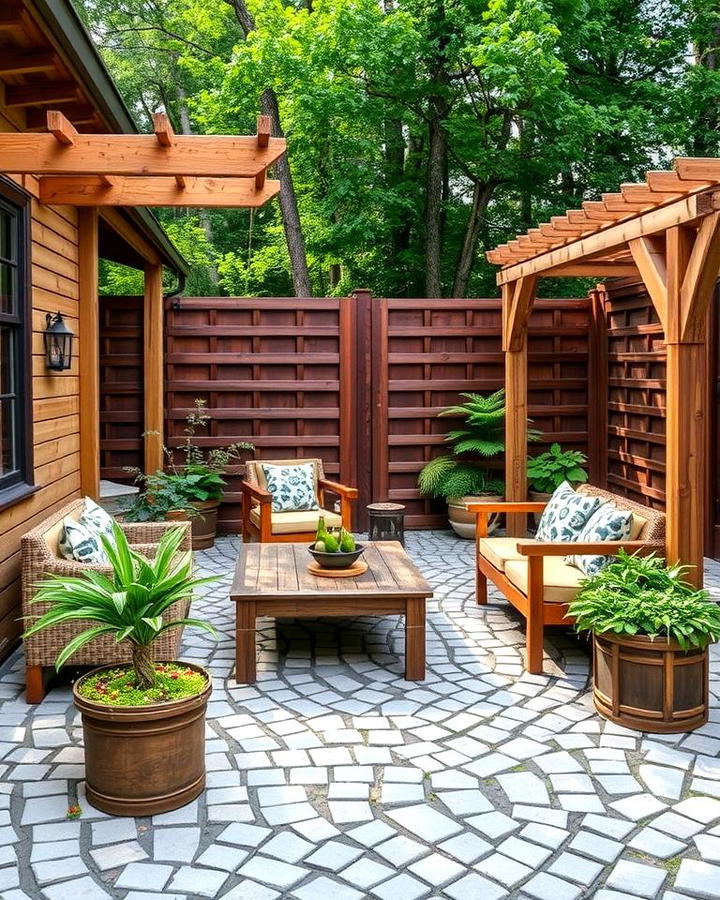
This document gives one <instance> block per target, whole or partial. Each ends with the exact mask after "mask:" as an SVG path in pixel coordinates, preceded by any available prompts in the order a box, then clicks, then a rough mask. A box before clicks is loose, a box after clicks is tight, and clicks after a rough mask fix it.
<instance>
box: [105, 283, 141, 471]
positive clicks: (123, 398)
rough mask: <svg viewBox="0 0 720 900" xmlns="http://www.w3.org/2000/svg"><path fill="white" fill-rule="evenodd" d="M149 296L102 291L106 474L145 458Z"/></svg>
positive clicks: (138, 463)
mask: <svg viewBox="0 0 720 900" xmlns="http://www.w3.org/2000/svg"><path fill="white" fill-rule="evenodd" d="M143 397H144V391H143V298H142V297H100V477H101V478H107V479H108V480H110V481H119V482H131V481H132V480H133V476H132V475H130V474H128V472H127V471H125V467H126V466H136V467H138V468H139V467H142V463H143V437H142V434H143V430H144V414H143Z"/></svg>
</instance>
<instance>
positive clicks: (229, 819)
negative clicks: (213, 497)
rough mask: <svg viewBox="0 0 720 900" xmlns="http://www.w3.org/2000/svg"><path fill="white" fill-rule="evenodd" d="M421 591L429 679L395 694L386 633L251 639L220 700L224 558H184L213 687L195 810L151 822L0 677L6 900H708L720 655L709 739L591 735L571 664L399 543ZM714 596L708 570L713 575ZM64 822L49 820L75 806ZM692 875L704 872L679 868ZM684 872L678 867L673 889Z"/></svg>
mask: <svg viewBox="0 0 720 900" xmlns="http://www.w3.org/2000/svg"><path fill="white" fill-rule="evenodd" d="M407 542H408V551H409V552H410V554H411V556H412V557H413V558H414V560H415V562H416V563H417V564H418V565H419V566H420V568H421V569H422V571H423V572H424V574H425V575H426V576H427V577H428V579H429V580H430V581H431V583H432V584H433V585H434V587H435V590H436V596H435V600H434V601H432V602H430V603H428V614H427V663H428V664H427V677H426V679H425V681H424V682H422V683H413V682H406V681H405V680H404V677H403V648H404V634H403V627H402V621H401V620H400V619H399V617H385V618H381V619H376V618H373V617H371V616H357V617H355V618H348V619H324V620H318V621H309V620H302V621H281V622H279V623H275V622H274V621H272V620H267V619H263V620H259V621H258V675H259V677H258V681H257V683H256V684H254V685H237V684H236V683H235V681H234V678H233V667H234V618H235V617H234V610H233V608H232V607H231V606H230V604H229V602H228V600H227V592H228V587H229V582H230V578H231V575H232V571H233V568H234V563H235V559H236V556H237V553H238V546H239V545H238V541H237V539H235V538H220V539H219V540H218V542H217V544H216V546H215V548H214V549H212V550H209V551H204V552H201V553H198V554H196V562H197V565H198V568H199V569H200V570H201V571H202V572H203V573H207V574H220V575H222V576H223V580H222V582H221V583H218V585H214V586H212V587H211V588H210V589H208V590H207V592H206V593H205V594H204V595H203V596H201V597H198V598H196V600H195V602H194V607H193V614H194V615H197V616H200V617H205V618H208V619H210V620H211V621H212V622H213V623H214V624H215V626H216V627H217V629H218V631H219V632H220V635H221V638H220V640H219V641H218V642H217V643H215V642H213V641H212V640H210V639H209V638H208V637H207V636H205V635H203V634H200V633H198V632H194V631H189V630H188V631H186V632H185V636H184V645H183V646H184V649H183V658H184V659H188V660H192V661H194V662H197V663H200V664H201V665H205V666H206V667H207V668H208V669H209V670H210V671H211V673H212V675H213V678H214V690H213V696H212V698H211V701H210V703H209V705H208V726H207V742H206V753H207V767H208V779H207V790H206V791H205V793H204V795H203V796H202V797H201V798H199V800H198V801H196V802H194V803H192V804H189V805H188V806H186V807H184V808H183V809H181V810H175V811H173V812H170V813H166V814H165V815H162V816H156V817H154V818H153V819H147V818H146V819H142V818H141V819H114V818H110V817H107V816H104V815H103V814H101V813H99V812H98V811H96V810H93V809H92V808H91V807H90V806H89V804H88V803H87V801H86V800H85V797H84V784H83V777H84V768H83V750H82V744H81V739H82V731H81V728H80V722H79V717H78V716H77V715H76V714H75V712H74V710H73V707H72V697H71V693H70V690H69V688H68V686H67V682H65V683H64V684H63V683H59V684H58V685H57V686H56V687H54V688H53V689H52V690H51V692H50V693H49V694H48V696H47V697H46V698H45V700H44V701H43V703H42V704H40V705H39V706H37V707H33V708H31V707H28V706H27V705H26V704H25V703H24V697H23V686H24V672H23V668H22V657H21V653H20V652H18V653H17V654H15V655H14V656H13V657H11V658H10V659H9V660H8V661H7V662H6V663H5V664H4V665H3V666H2V667H1V668H0V896H2V897H3V898H5V897H7V898H8V900H26V898H28V897H29V898H32V900H35V898H37V900H99V898H112V900H147V898H150V897H153V896H155V897H157V896H161V895H162V896H163V897H167V898H169V900H175V898H177V900H183V898H193V897H210V898H215V897H217V898H220V900H279V898H298V900H360V898H364V897H375V898H379V900H384V898H389V900H414V898H435V897H445V898H453V900H460V898H462V900H468V898H475V897H478V898H482V900H501V898H504V897H518V898H523V900H525V898H528V897H531V898H536V900H566V898H567V900H576V898H580V897H595V898H597V900H620V898H625V900H627V898H628V897H638V896H640V897H645V898H649V897H662V898H663V900H681V898H696V897H704V898H709V900H720V654H719V653H718V650H717V648H712V649H711V682H710V697H711V707H712V709H711V715H710V721H709V722H708V724H707V725H706V726H705V727H704V728H701V729H699V730H698V731H696V732H695V733H694V734H693V735H683V734H677V735H645V736H643V735H640V734H637V733H635V732H631V731H628V730H627V729H623V728H618V727H616V726H614V725H612V724H610V723H608V722H605V721H604V720H602V719H600V718H599V717H598V716H597V715H596V714H595V713H594V711H593V708H592V702H591V699H590V697H589V694H588V692H587V681H588V658H587V655H586V653H585V650H584V646H585V645H584V644H583V643H582V642H579V641H578V640H577V639H576V638H575V637H574V636H572V635H571V634H569V633H568V634H563V633H562V632H561V631H560V630H553V631H549V632H548V634H547V635H546V653H547V654H548V655H547V656H546V659H545V664H544V673H543V674H542V675H528V674H527V673H525V672H524V671H523V668H522V654H523V651H524V626H523V623H522V621H521V620H520V618H519V617H518V616H517V615H516V614H515V613H514V612H513V610H512V609H511V608H510V607H509V606H508V605H507V604H506V603H505V602H504V601H503V600H502V599H500V598H499V597H498V596H497V595H496V594H495V593H494V592H493V591H491V594H490V603H489V604H488V605H487V606H485V607H478V606H477V605H476V604H475V602H474V570H473V555H474V547H473V544H472V542H465V541H461V540H458V539H455V538H454V537H452V536H450V535H449V534H447V533H444V532H415V533H410V534H408V536H407ZM707 572H708V582H709V584H710V586H711V588H712V589H713V590H714V591H715V592H716V596H717V595H718V594H720V591H718V586H720V566H719V565H718V564H716V563H709V564H708V569H707ZM75 802H79V803H80V805H81V806H82V807H83V815H82V817H81V820H80V821H68V820H67V819H66V812H67V808H68V806H69V805H70V804H72V803H75ZM698 856H699V857H700V858H699V859H698V858H697V857H698ZM678 861H679V862H680V865H679V867H678V864H677V863H678Z"/></svg>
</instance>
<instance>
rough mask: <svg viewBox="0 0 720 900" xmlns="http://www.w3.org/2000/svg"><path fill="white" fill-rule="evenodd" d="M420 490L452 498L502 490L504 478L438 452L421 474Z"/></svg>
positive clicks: (428, 495)
mask: <svg viewBox="0 0 720 900" xmlns="http://www.w3.org/2000/svg"><path fill="white" fill-rule="evenodd" d="M418 485H419V487H420V492H421V493H422V494H424V495H425V496H426V497H441V498H443V499H445V500H451V499H455V498H458V497H468V496H472V495H475V494H502V493H503V490H504V485H503V483H502V481H500V480H499V479H497V478H493V477H492V475H491V474H490V473H489V472H487V471H486V470H484V469H481V468H479V467H478V466H474V465H473V464H472V463H469V462H462V461H459V460H456V459H453V457H451V456H438V457H436V458H435V459H432V460H430V462H429V463H428V464H427V465H426V466H425V467H424V468H423V470H422V472H420V475H419V476H418Z"/></svg>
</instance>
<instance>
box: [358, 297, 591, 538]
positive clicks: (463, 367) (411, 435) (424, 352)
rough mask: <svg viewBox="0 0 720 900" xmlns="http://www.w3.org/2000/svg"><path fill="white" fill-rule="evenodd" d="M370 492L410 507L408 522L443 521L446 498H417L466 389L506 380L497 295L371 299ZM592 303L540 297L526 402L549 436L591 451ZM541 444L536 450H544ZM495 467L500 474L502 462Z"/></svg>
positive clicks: (481, 388)
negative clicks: (448, 412)
mask: <svg viewBox="0 0 720 900" xmlns="http://www.w3.org/2000/svg"><path fill="white" fill-rule="evenodd" d="M372 319H373V326H374V327H373V350H372V358H373V361H374V363H373V373H374V376H375V377H374V384H373V393H374V398H373V409H374V412H375V417H374V422H373V429H372V434H373V446H374V453H373V496H374V497H377V498H387V499H390V500H392V501H396V502H399V503H404V504H405V505H406V507H407V519H406V522H407V524H408V525H409V526H410V527H432V526H435V527H437V526H442V525H444V524H445V523H446V522H447V513H446V508H445V506H444V504H442V503H439V502H438V501H430V500H427V499H425V498H423V497H421V496H420V493H419V491H418V489H417V476H418V473H419V471H420V469H421V468H422V467H423V466H424V465H425V463H426V462H427V461H428V460H429V459H431V458H432V457H433V456H437V455H439V454H440V453H442V452H444V448H445V446H446V445H445V440H444V437H445V433H446V431H447V430H448V428H449V427H450V425H451V424H452V423H453V420H452V419H450V418H442V419H438V418H437V413H438V412H439V411H440V410H441V409H442V408H443V407H446V406H449V405H452V404H455V403H457V402H458V399H459V398H458V394H459V393H460V392H466V391H476V392H480V393H489V392H492V391H496V390H498V389H499V388H501V387H502V386H503V383H504V359H503V353H502V346H501V332H502V319H501V304H500V300H482V299H457V300H445V299H443V300H405V299H398V300H385V299H377V300H373V301H372ZM589 328H590V305H589V301H587V300H540V301H537V303H536V304H535V309H534V312H533V314H532V317H531V321H530V333H529V344H528V367H529V377H528V404H529V414H530V417H531V418H532V420H533V423H534V427H535V428H538V429H539V430H541V431H542V432H543V440H544V441H545V442H551V441H558V442H560V443H561V444H562V445H563V446H564V447H566V448H574V449H579V450H582V451H584V452H587V449H588V400H587V397H588V352H589ZM540 449H541V448H538V452H540ZM492 467H493V468H494V469H496V470H498V472H499V473H501V471H502V468H503V460H502V458H499V459H496V460H493V462H492Z"/></svg>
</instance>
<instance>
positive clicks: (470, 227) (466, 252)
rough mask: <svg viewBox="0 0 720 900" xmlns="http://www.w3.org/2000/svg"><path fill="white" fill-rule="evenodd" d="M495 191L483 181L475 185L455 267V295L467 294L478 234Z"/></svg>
mask: <svg viewBox="0 0 720 900" xmlns="http://www.w3.org/2000/svg"><path fill="white" fill-rule="evenodd" d="M493 191H494V186H492V185H489V184H486V183H485V182H483V181H476V182H475V184H474V186H473V199H472V206H471V208H470V215H469V217H468V221H467V225H466V226H465V236H464V237H463V243H462V248H461V250H460V256H459V257H458V262H457V266H456V268H455V281H454V282H453V291H452V295H453V297H465V296H466V294H467V287H468V281H469V279H470V273H471V272H472V267H473V263H474V262H475V252H476V250H477V243H478V236H479V234H480V223H481V222H482V219H483V216H484V215H485V210H486V209H487V206H488V203H489V202H490V200H491V198H492V195H493Z"/></svg>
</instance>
